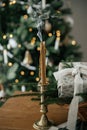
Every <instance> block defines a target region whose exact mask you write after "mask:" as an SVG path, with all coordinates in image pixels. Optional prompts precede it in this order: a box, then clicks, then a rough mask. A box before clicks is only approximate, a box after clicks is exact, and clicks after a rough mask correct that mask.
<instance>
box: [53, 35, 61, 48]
mask: <svg viewBox="0 0 87 130" xmlns="http://www.w3.org/2000/svg"><path fill="white" fill-rule="evenodd" d="M59 43H60V37H57V38H56V41H55V45H54V49H55V50H58V49H59Z"/></svg>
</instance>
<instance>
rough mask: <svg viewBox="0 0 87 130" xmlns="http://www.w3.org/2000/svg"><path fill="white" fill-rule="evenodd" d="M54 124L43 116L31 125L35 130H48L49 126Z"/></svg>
mask: <svg viewBox="0 0 87 130" xmlns="http://www.w3.org/2000/svg"><path fill="white" fill-rule="evenodd" d="M53 125H54V123H53V122H52V121H49V120H48V118H47V116H46V115H45V114H43V115H42V116H41V119H40V121H37V122H35V123H34V124H33V127H34V128H35V129H36V130H48V129H49V128H50V127H51V126H53Z"/></svg>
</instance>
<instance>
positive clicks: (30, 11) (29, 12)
mask: <svg viewBox="0 0 87 130" xmlns="http://www.w3.org/2000/svg"><path fill="white" fill-rule="evenodd" d="M32 12H33V9H32V7H31V6H29V7H28V9H27V13H28V14H32Z"/></svg>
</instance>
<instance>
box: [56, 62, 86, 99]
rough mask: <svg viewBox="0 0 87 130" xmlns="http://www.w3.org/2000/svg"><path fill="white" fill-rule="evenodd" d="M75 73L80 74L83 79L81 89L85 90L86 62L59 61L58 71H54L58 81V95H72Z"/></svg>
mask: <svg viewBox="0 0 87 130" xmlns="http://www.w3.org/2000/svg"><path fill="white" fill-rule="evenodd" d="M78 71H79V72H78ZM77 73H79V74H80V76H81V78H82V80H83V88H82V89H83V90H82V91H83V92H87V62H73V63H71V62H68V63H62V62H61V63H60V64H59V68H58V72H55V73H54V76H55V78H56V80H57V81H58V86H57V87H58V94H59V97H73V93H74V82H75V76H76V75H77ZM82 91H81V93H82ZM78 93H79V92H78Z"/></svg>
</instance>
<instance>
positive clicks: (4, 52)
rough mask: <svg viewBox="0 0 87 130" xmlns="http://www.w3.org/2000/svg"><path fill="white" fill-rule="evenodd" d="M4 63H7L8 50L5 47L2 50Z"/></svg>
mask: <svg viewBox="0 0 87 130" xmlns="http://www.w3.org/2000/svg"><path fill="white" fill-rule="evenodd" d="M3 57H4V64H7V63H8V52H7V50H6V49H4V50H3Z"/></svg>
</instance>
